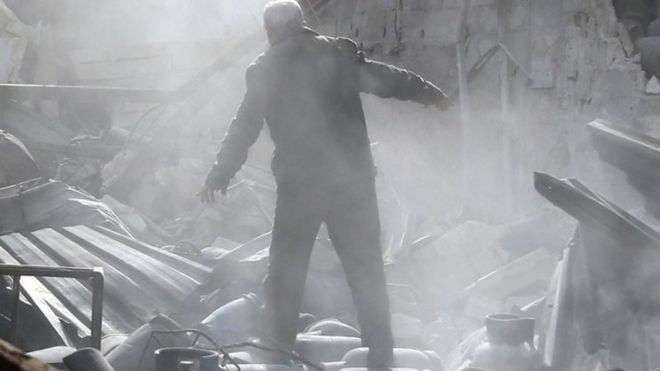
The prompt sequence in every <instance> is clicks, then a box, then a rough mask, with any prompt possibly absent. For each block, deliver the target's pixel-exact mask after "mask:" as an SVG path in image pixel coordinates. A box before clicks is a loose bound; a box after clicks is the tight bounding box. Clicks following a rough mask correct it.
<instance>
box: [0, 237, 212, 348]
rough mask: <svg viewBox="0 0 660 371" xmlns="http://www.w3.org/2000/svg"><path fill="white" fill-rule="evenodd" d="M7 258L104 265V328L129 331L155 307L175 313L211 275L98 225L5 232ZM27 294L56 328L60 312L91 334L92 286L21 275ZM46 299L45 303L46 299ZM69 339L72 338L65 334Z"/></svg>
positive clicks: (2, 246) (1, 253)
mask: <svg viewBox="0 0 660 371" xmlns="http://www.w3.org/2000/svg"><path fill="white" fill-rule="evenodd" d="M0 261H2V263H5V264H27V265H45V266H75V267H93V266H99V267H103V269H104V273H105V293H104V308H103V333H104V334H111V333H130V332H132V331H133V330H134V329H135V328H137V327H138V326H140V325H142V324H143V323H144V322H145V321H147V320H148V319H149V318H151V317H152V316H153V315H154V314H156V313H176V312H177V311H178V309H179V307H180V306H181V304H182V303H183V302H184V301H185V300H186V299H187V298H188V297H189V296H190V294H191V293H193V292H195V290H196V289H198V288H199V287H200V286H201V285H203V284H204V283H206V282H207V281H208V280H209V278H210V273H211V269H210V268H208V267H205V266H203V265H200V264H198V263H196V262H193V261H191V260H188V259H186V258H183V257H181V256H178V255H175V254H172V253H169V252H167V251H164V250H161V249H158V248H155V247H153V246H150V245H147V244H144V243H141V242H139V241H136V240H134V239H132V238H130V237H126V236H124V235H121V234H119V233H116V232H113V231H111V230H109V229H106V228H103V227H98V226H93V227H89V226H73V227H64V228H45V229H41V230H38V231H34V232H25V233H13V234H8V235H4V236H0ZM21 282H22V283H23V292H24V294H25V295H26V296H27V297H29V298H30V299H32V301H33V302H34V301H37V302H40V303H41V305H39V304H38V303H35V304H37V306H39V307H40V308H42V307H43V308H44V309H42V311H48V308H51V309H52V312H53V313H54V314H55V316H53V315H52V314H51V315H50V316H49V314H48V313H44V314H45V315H46V317H47V318H49V319H50V322H51V324H52V325H53V327H54V328H55V330H56V331H57V332H58V333H60V332H62V331H61V329H58V327H61V325H60V324H59V323H57V322H59V321H57V320H53V319H54V318H56V317H61V318H63V319H65V320H66V321H67V322H69V323H72V324H74V325H76V327H78V328H79V331H80V332H81V333H82V334H89V326H90V318H91V298H92V293H91V287H89V285H88V284H87V283H86V282H79V281H77V280H72V279H64V278H40V279H30V278H28V277H26V278H24V279H23V280H21ZM44 302H45V303H46V304H47V305H43V303H44ZM63 342H64V343H69V342H68V341H67V340H66V339H63Z"/></svg>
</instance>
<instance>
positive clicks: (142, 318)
mask: <svg viewBox="0 0 660 371" xmlns="http://www.w3.org/2000/svg"><path fill="white" fill-rule="evenodd" d="M151 2H153V1H152V0H150V2H146V3H145V4H141V5H135V8H133V9H134V10H135V14H138V13H139V9H142V7H146V9H147V10H144V9H142V11H143V12H145V14H148V13H147V12H154V13H153V15H154V16H156V15H160V16H163V17H171V20H172V22H174V24H175V25H178V26H179V27H184V28H185V27H189V28H191V30H189V31H190V32H189V33H187V34H186V35H185V36H186V37H183V36H181V35H173V34H171V29H170V28H167V27H166V28H164V29H157V31H158V32H156V31H154V33H153V34H146V33H145V34H144V35H140V37H135V40H133V39H132V38H133V37H134V36H135V35H138V34H139V31H138V30H139V29H140V26H141V24H140V23H139V22H137V21H135V20H133V18H132V17H135V19H137V20H139V16H136V15H135V14H132V16H131V17H128V19H129V20H127V21H126V23H122V24H121V25H122V26H124V27H125V29H123V30H120V29H118V26H116V25H115V26H114V28H111V29H114V30H115V31H116V32H117V34H116V35H114V38H111V42H108V43H107V44H103V43H99V45H97V44H96V43H95V40H94V39H93V38H90V37H89V35H78V36H76V37H72V36H70V35H71V32H69V31H71V30H79V29H82V28H85V29H89V30H97V31H98V30H101V29H103V28H104V27H112V26H113V25H112V24H108V23H106V21H105V20H104V21H99V24H93V23H94V22H93V21H92V20H94V19H97V18H99V17H98V16H97V12H105V11H107V12H108V14H109V19H110V21H107V22H110V23H111V21H112V20H114V21H117V20H118V19H120V18H121V17H122V15H121V12H119V14H116V13H114V12H115V11H116V9H115V8H113V7H119V8H120V9H123V8H122V7H127V8H130V7H131V5H130V4H129V3H130V2H128V1H127V0H122V1H120V2H118V3H117V4H115V5H108V4H106V5H99V6H100V7H101V8H100V9H94V6H92V5H89V4H85V2H84V1H82V0H67V1H66V2H64V3H62V4H59V5H47V4H41V2H39V1H36V0H34V1H33V0H29V1H28V0H25V1H23V2H21V1H12V0H5V1H0V50H2V51H3V53H2V56H0V263H1V264H0V282H1V284H0V338H1V339H2V340H0V369H2V370H4V369H7V370H36V369H39V370H44V369H48V370H50V369H61V370H73V371H76V370H92V371H95V370H99V371H110V370H115V371H138V370H140V371H142V370H146V371H151V370H154V371H162V370H169V369H173V370H174V369H176V370H179V369H189V370H193V369H199V370H217V369H222V370H236V371H239V370H261V371H263V370H271V371H272V370H276V371H286V370H294V369H295V370H310V369H314V370H336V371H339V370H349V369H350V370H360V369H366V368H365V367H366V352H367V350H366V348H363V347H362V344H361V341H360V330H359V327H358V326H357V319H356V314H355V310H354V308H353V305H352V302H351V298H350V294H349V289H348V287H347V284H346V282H345V280H344V278H343V273H342V267H341V264H340V262H339V260H338V259H337V257H336V256H335V254H334V252H333V249H332V244H331V242H330V239H329V237H328V234H327V231H325V230H323V229H322V230H321V232H320V233H319V236H318V238H317V240H316V242H315V248H314V253H313V256H312V261H311V264H310V269H309V270H310V271H309V274H308V279H307V282H306V289H305V296H304V300H303V313H301V315H300V320H299V334H298V339H297V342H296V348H295V352H288V351H285V353H286V354H287V356H288V357H289V358H290V359H291V362H290V364H288V365H269V364H265V363H266V362H267V361H266V360H267V359H268V355H269V354H270V353H273V352H275V353H277V352H279V353H281V352H282V350H281V349H277V348H271V347H269V346H266V345H265V344H262V343H260V342H257V341H255V339H257V338H259V336H260V328H261V327H260V316H261V307H262V301H261V295H262V292H261V290H262V287H261V286H262V281H263V279H264V276H265V274H266V271H267V265H268V247H269V245H270V241H271V233H270V230H271V227H272V223H273V217H274V215H273V213H274V211H273V210H274V206H275V191H276V186H275V182H274V180H273V178H272V175H271V174H270V171H269V170H267V166H268V165H267V164H268V161H269V160H270V152H271V151H272V145H271V144H270V143H268V141H267V140H266V139H264V138H263V137H264V136H263V135H262V138H260V139H259V140H258V142H257V143H256V145H255V147H254V148H253V149H252V153H251V159H250V161H249V163H248V164H246V165H245V166H244V167H243V168H242V169H241V171H240V172H239V174H238V175H237V177H236V179H234V181H233V182H232V183H231V185H230V187H229V189H228V193H227V196H226V197H224V198H223V199H222V200H220V201H218V202H216V203H214V204H211V205H208V206H207V205H201V204H199V200H198V199H197V198H196V197H195V192H196V191H197V188H198V187H199V185H200V184H201V183H202V181H203V179H204V176H205V174H206V171H207V170H208V168H209V167H210V165H211V164H210V163H209V159H212V158H213V153H214V151H215V150H216V149H217V145H218V143H219V140H220V138H222V134H223V133H224V131H225V130H226V124H227V123H229V121H230V119H231V116H232V115H233V112H234V109H235V106H236V105H237V104H238V102H239V99H240V96H241V94H240V93H237V91H236V90H241V91H242V89H244V84H245V83H244V81H243V72H244V67H245V66H246V65H247V64H248V63H249V62H250V61H251V60H252V59H253V58H254V57H255V56H256V55H257V54H259V52H260V51H262V50H263V49H264V47H265V40H264V38H263V35H262V34H261V33H260V27H261V25H260V22H258V21H255V19H258V17H259V16H260V11H261V9H262V7H263V5H264V4H265V1H256V2H254V3H252V2H250V5H245V4H243V3H241V4H238V2H235V1H233V2H232V1H228V2H226V4H225V3H223V4H222V5H215V6H216V7H218V8H214V7H210V6H209V7H208V9H207V8H205V7H204V5H198V4H197V3H195V5H193V4H192V3H191V4H188V5H186V6H187V8H186V12H188V13H185V12H183V13H182V14H179V12H178V11H179V10H180V9H178V8H176V7H174V6H173V5H167V6H165V5H163V7H162V8H158V7H157V6H156V7H150V5H149V4H151ZM120 3H121V4H124V3H125V4H124V5H119V4H120ZM147 3H149V4H147ZM173 3H174V2H173ZM300 3H301V4H302V5H303V8H304V10H305V12H306V13H307V14H306V15H307V18H308V20H309V23H310V26H312V27H313V28H316V29H319V30H321V31H323V32H326V33H329V34H331V35H337V36H346V37H350V38H353V39H355V40H356V41H357V42H358V44H359V45H360V48H361V49H362V50H363V51H364V52H365V53H366V54H367V55H368V56H369V57H371V58H374V59H378V60H385V61H388V62H392V63H395V64H398V65H402V66H405V67H410V68H412V69H414V70H416V71H419V72H420V73H421V74H423V75H424V76H428V78H429V79H430V80H432V81H433V82H435V83H437V84H438V85H439V86H443V87H447V89H446V90H447V91H448V92H450V93H452V96H453V97H455V98H456V101H457V104H458V105H459V107H460V108H461V110H462V113H463V114H462V115H460V117H457V116H458V115H453V114H449V113H447V114H440V116H438V114H437V113H431V112H428V111H426V110H422V112H421V113H420V112H418V111H415V112H413V111H411V109H410V108H406V107H405V106H403V105H399V103H397V102H389V101H388V102H387V103H386V104H383V103H382V102H381V103H378V102H376V101H374V100H371V99H370V98H369V97H364V99H365V103H366V104H365V106H366V108H367V115H368V116H369V117H370V121H372V122H374V123H377V122H380V123H381V124H379V125H373V126H375V127H374V128H373V130H372V134H373V137H374V143H373V152H374V155H375V157H376V159H377V162H378V164H379V174H378V177H377V178H376V182H377V188H378V194H379V197H380V199H379V206H380V212H381V215H382V216H381V218H382V221H381V222H382V223H381V224H382V227H383V233H382V244H383V250H384V251H383V253H384V257H385V261H386V273H387V283H388V290H389V295H390V302H391V308H392V327H393V331H394V338H395V346H396V349H395V364H394V366H393V367H394V368H395V369H417V370H434V371H436V370H437V371H440V370H447V371H461V370H490V371H500V370H507V371H511V370H521V371H523V370H525V371H531V370H537V369H543V370H557V371H566V370H570V371H572V370H575V371H579V370H585V371H600V370H610V369H611V370H614V369H626V370H640V371H642V370H644V371H645V370H652V369H658V368H660V357H659V356H658V354H660V353H659V352H658V351H657V350H658V348H659V347H660V336H659V334H660V331H656V330H660V321H659V319H658V313H660V312H659V311H658V309H659V308H660V298H658V297H657V295H654V294H653V293H654V292H655V291H657V289H656V288H655V286H657V285H656V283H657V282H658V279H659V278H660V277H659V276H658V274H659V271H658V268H657V266H658V263H659V261H658V259H660V256H658V253H657V252H658V251H659V250H657V248H658V247H659V245H660V193H659V192H658V191H657V190H658V189H660V188H658V187H659V186H660V176H658V175H657V171H656V170H657V169H658V168H659V167H660V139H658V138H660V126H659V125H658V123H659V122H660V109H659V108H658V107H660V105H659V104H658V103H660V101H659V100H658V99H660V96H658V93H659V92H660V87H659V84H658V78H660V75H658V73H660V72H658V71H659V69H658V66H659V65H660V64H659V63H658V59H659V58H656V57H657V56H658V55H660V47H659V45H660V44H659V43H658V40H660V33H658V30H660V26H659V25H660V22H659V21H658V19H656V16H657V8H654V7H655V6H656V4H655V3H656V2H651V1H640V2H635V1H630V2H623V1H616V0H615V1H614V2H612V1H610V0H563V1H547V0H522V1H514V0H473V1H469V0H463V1H456V0H443V1H423V0H404V1H389V0H388V1H377V2H376V1H372V0H334V1H323V0H315V1H314V0H302V1H300ZM626 3H628V4H627V5H626ZM641 3H643V5H640V4H641ZM237 4H238V5H237ZM207 5H208V4H207ZM640 6H643V7H645V8H644V9H647V8H646V7H648V9H655V10H653V11H649V12H648V14H647V13H643V14H642V15H643V17H641V18H640V17H639V14H640V13H639V11H638V10H639V9H640V8H638V7H640ZM156 8H158V10H156ZM220 8H222V9H220ZM209 9H215V11H217V14H215V13H214V14H215V16H216V17H217V18H218V19H219V20H220V22H218V23H220V24H222V25H223V26H222V27H223V28H222V34H218V33H217V32H218V29H217V27H216V26H213V23H212V22H210V21H209V22H208V23H207V18H205V17H204V16H207V17H208V14H206V13H207V11H208V12H211V10H209ZM636 9H637V10H636ZM124 10H125V9H124ZM77 13H79V14H82V15H86V16H85V17H78V18H76V17H74V15H75V14H77ZM184 13H185V14H184ZM228 14H233V15H236V17H233V16H229V15H228ZM92 15H94V16H92ZM182 15H186V16H190V17H193V16H194V17H196V18H195V19H199V20H200V21H199V23H198V24H192V23H194V22H192V23H191V22H189V21H185V20H183V21H182V20H181V19H179V18H178V17H179V16H182ZM463 15H464V16H465V17H464V18H463ZM69 17H71V18H72V19H73V18H75V20H71V22H68V21H67V19H68V18H69ZM184 21H185V22H184ZM131 22H134V23H131ZM176 22H179V23H176ZM461 24H463V25H464V27H461ZM172 29H174V27H172ZM462 29H463V31H461V30H462ZM90 34H91V32H90ZM5 51H7V52H5ZM458 81H463V82H464V83H465V84H467V85H466V86H467V90H468V91H467V92H466V91H465V89H466V88H465V86H464V87H462V88H459V85H461V84H459V83H458ZM461 89H463V91H461ZM467 93H469V94H467ZM598 117H600V118H604V119H596V118H598ZM437 121H442V122H443V124H442V125H438V123H437ZM587 122H589V124H588V125H584V123H587ZM610 122H615V123H618V125H614V124H611V123H610ZM402 123H405V126H406V127H404V128H402V127H401V126H402ZM422 128H425V129H422ZM387 132H391V133H390V134H387ZM392 133H394V134H392ZM420 148H421V149H420ZM381 164H382V166H381ZM438 169H441V170H440V171H439V170H438ZM550 174H560V176H558V177H555V176H554V175H550ZM566 174H570V175H571V176H568V177H566V176H565V175H566ZM564 177H565V178H566V179H561V178H564ZM578 179H579V180H578ZM532 180H533V182H532ZM532 184H533V186H532ZM591 184H593V185H594V186H593V189H592V188H589V187H588V186H587V185H591ZM596 190H598V191H596ZM429 200H433V202H429ZM28 267H32V268H34V269H37V270H39V272H41V273H39V274H37V273H34V271H29V270H21V269H23V268H28ZM43 268H47V269H43ZM99 268H101V269H102V273H103V274H102V275H100V274H99V272H101V270H100V269H99ZM30 272H32V273H30ZM95 274H96V276H95ZM99 275H100V276H102V279H101V284H100V285H99V283H98V281H94V277H98V276H99ZM99 297H100V298H101V302H102V306H101V307H102V310H101V311H100V312H99V310H98V307H96V306H95V303H96V304H99V302H98V300H99ZM5 341H8V342H5ZM10 343H11V344H13V345H11V344H10ZM15 347H19V348H20V349H22V350H18V349H17V348H15ZM24 351H25V352H27V353H26V354H25V353H23V352H24ZM192 360H195V361H194V362H193V361H192ZM195 362H196V363H195ZM45 364H48V366H46V365H45ZM172 364H174V365H175V366H176V367H181V368H176V367H175V368H168V367H170V366H171V365H172ZM5 365H6V366H5ZM193 366H194V367H197V368H191V367H193ZM183 367H188V368H183ZM205 367H206V368H205Z"/></svg>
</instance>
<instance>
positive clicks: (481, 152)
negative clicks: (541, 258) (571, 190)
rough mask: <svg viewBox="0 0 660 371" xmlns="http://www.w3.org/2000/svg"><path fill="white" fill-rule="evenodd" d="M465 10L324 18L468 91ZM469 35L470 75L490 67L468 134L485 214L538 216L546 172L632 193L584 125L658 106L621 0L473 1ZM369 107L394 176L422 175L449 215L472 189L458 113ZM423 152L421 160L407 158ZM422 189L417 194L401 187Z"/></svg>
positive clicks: (396, 8)
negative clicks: (620, 17)
mask: <svg viewBox="0 0 660 371" xmlns="http://www.w3.org/2000/svg"><path fill="white" fill-rule="evenodd" d="M464 3H465V2H463V1H417V0H402V1H380V2H370V1H360V0H336V1H334V2H331V5H330V6H328V7H327V8H326V10H325V12H324V13H323V17H322V18H323V20H324V23H325V24H324V27H323V30H324V31H326V32H328V33H330V34H334V35H342V36H347V37H351V38H355V39H356V40H357V41H358V42H359V43H360V44H361V46H362V47H363V48H364V49H365V50H366V51H367V53H369V55H370V56H371V57H373V58H374V59H382V60H386V61H388V62H392V63H395V64H399V65H402V66H405V67H408V68H411V69H413V70H415V71H418V72H420V73H421V74H422V75H423V76H425V77H427V78H429V79H430V80H432V81H433V82H436V83H437V84H438V85H439V86H441V87H442V88H443V89H445V90H447V91H448V92H449V93H453V95H454V96H456V95H457V94H456V93H457V90H458V88H457V82H456V81H457V69H456V49H455V47H454V45H455V43H456V41H457V37H458V35H457V29H458V22H459V19H460V12H461V5H462V4H464ZM467 29H468V40H467V42H466V47H465V50H466V63H465V65H466V69H472V68H474V67H475V66H478V67H480V68H478V69H477V70H476V71H475V72H474V74H473V75H472V76H471V77H472V78H471V81H470V83H469V94H470V106H471V108H472V112H473V122H472V123H470V124H469V126H470V131H471V132H472V133H473V135H472V136H471V137H470V138H464V140H465V142H464V145H466V146H469V148H470V150H469V152H470V154H469V159H468V163H467V166H468V170H467V171H468V173H470V174H473V175H472V176H470V177H469V178H468V182H469V185H468V187H469V189H470V192H469V193H470V194H471V195H472V196H475V195H477V196H476V199H474V200H475V202H474V204H475V205H472V206H473V207H474V208H475V209H476V210H475V211H476V215H482V216H485V217H488V218H495V219H502V218H504V219H507V218H509V217H511V216H512V215H520V214H525V213H529V212H530V211H532V210H534V209H536V208H537V207H538V204H539V203H540V200H539V198H538V197H537V196H536V195H535V194H534V192H533V190H532V187H530V174H531V172H532V171H534V170H547V171H551V172H553V173H556V174H563V175H578V174H579V175H580V176H581V178H586V179H587V180H589V181H590V183H591V184H597V185H598V186H599V187H604V188H606V189H609V190H611V191H610V192H608V193H609V194H617V193H620V192H617V187H620V185H622V184H623V182H622V180H621V179H620V178H619V177H617V176H613V175H612V172H610V171H609V169H607V168H605V169H601V168H599V167H594V161H593V160H594V159H595V155H594V152H593V150H592V146H591V144H590V143H589V140H588V137H587V135H586V132H585V130H584V128H583V125H582V123H584V122H586V121H589V120H591V119H593V117H608V118H609V119H610V120H613V121H615V122H619V121H620V122H635V121H640V118H642V117H643V116H644V115H645V114H648V112H649V111H651V112H652V111H654V110H657V108H653V105H654V102H657V99H656V98H653V97H647V96H644V95H643V94H642V93H643V91H644V84H645V80H644V75H643V73H642V72H641V70H640V67H639V64H638V56H632V55H631V54H632V44H631V43H630V41H629V38H628V37H627V34H626V31H625V29H624V28H623V27H622V26H621V25H620V24H619V22H618V21H617V19H616V16H615V13H614V9H613V7H612V4H611V1H608V0H585V1H577V0H566V1H552V2H549V1H542V0H515V1H514V0H479V1H472V2H471V8H470V11H469V12H468V18H467ZM498 43H501V44H502V45H504V46H505V47H506V49H507V50H508V52H509V56H510V58H506V57H505V53H503V52H501V51H500V52H498V53H497V54H495V55H494V56H493V57H492V58H491V59H490V60H488V61H487V62H485V63H484V64H483V66H481V65H479V62H480V61H481V58H483V57H484V56H485V55H487V54H488V53H489V50H491V48H493V46H495V45H497V44H498ZM366 101H367V106H368V109H367V111H368V116H369V118H370V122H371V127H370V129H371V133H372V136H373V137H374V139H375V140H378V141H381V142H383V145H382V147H385V146H387V149H383V151H378V150H376V153H377V156H381V157H382V161H381V163H380V165H381V166H382V167H383V168H384V170H385V172H386V173H388V172H389V173H392V172H394V173H398V172H399V171H400V169H412V170H411V171H409V172H406V174H405V175H406V176H405V178H407V179H415V180H419V179H422V180H425V181H424V182H423V183H424V187H422V188H425V189H426V192H424V196H428V195H429V193H430V194H431V195H434V196H435V198H434V199H436V200H437V202H438V204H442V205H443V207H438V208H437V209H436V211H440V212H441V209H444V210H447V208H448V207H447V205H451V203H452V201H451V200H455V199H456V197H455V196H456V193H457V190H458V189H460V187H461V181H460V178H461V171H460V158H461V150H460V142H461V140H457V139H458V138H460V136H461V131H460V128H459V127H457V126H459V124H458V121H459V119H458V117H456V116H457V112H453V113H451V112H450V113H449V114H446V115H444V114H439V113H437V112H428V111H425V110H421V109H419V107H416V106H413V107H411V106H410V105H406V104H401V103H398V102H393V101H386V102H383V101H380V100H375V99H369V98H367V99H366ZM465 126H466V124H463V127H465ZM381 128H383V129H382V130H381ZM411 128H412V130H411ZM411 132H412V133H413V134H411ZM420 148H422V149H420ZM430 148H432V149H430ZM426 149H429V150H426ZM411 152H412V153H415V155H414V156H413V158H412V159H411V158H410V156H401V154H402V153H411ZM402 158H404V159H406V160H407V161H406V162H405V164H402V163H401V162H402V161H404V160H402ZM410 164H412V166H401V165H410ZM421 164H423V165H421ZM424 170H425V171H424ZM429 174H436V176H432V175H429ZM440 174H441V175H440ZM447 184H451V186H447ZM410 188H415V187H410V186H405V184H403V185H402V186H401V187H400V189H403V190H405V189H410ZM415 192H416V195H410V194H408V195H407V196H409V197H410V199H412V200H414V199H415V197H419V194H420V193H419V187H417V188H415ZM443 193H444V194H443ZM438 194H440V195H439V196H440V197H438ZM472 196H471V197H472ZM419 198H420V199H428V197H419ZM493 199H499V200H501V201H502V202H500V203H497V204H494V203H493V201H492V200H493ZM621 201H623V202H624V203H625V204H629V205H634V204H636V200H634V199H632V200H631V199H623V200H621Z"/></svg>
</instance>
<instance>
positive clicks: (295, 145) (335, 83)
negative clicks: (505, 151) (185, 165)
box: [207, 30, 446, 189]
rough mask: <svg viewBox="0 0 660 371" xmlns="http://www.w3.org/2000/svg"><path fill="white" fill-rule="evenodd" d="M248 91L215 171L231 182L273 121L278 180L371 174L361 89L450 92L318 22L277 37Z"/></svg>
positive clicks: (213, 179)
mask: <svg viewBox="0 0 660 371" xmlns="http://www.w3.org/2000/svg"><path fill="white" fill-rule="evenodd" d="M246 80H247V92H246V94H245V97H244V99H243V102H242V103H241V105H240V107H239V109H238V113H237V115H236V117H235V118H234V120H233V122H232V123H231V125H230V127H229V130H228V131H227V134H226V136H225V139H224V140H223V143H222V147H221V149H220V151H219V153H218V155H217V163H216V165H215V166H214V169H213V170H212V171H211V173H210V174H209V178H208V179H207V185H208V186H209V187H211V188H212V189H221V188H225V187H226V185H227V183H228V182H229V179H231V178H232V177H233V176H234V174H235V173H236V172H237V171H238V170H239V169H240V167H241V166H242V165H243V163H244V162H245V161H246V159H247V154H248V149H249V147H250V146H251V145H252V144H253V143H254V142H255V141H256V140H257V138H258V136H259V132H260V131H261V128H262V126H263V123H264V119H265V122H266V123H267V125H268V127H269V129H270V134H271V137H272V139H273V142H274V144H275V152H274V154H273V161H272V170H273V173H274V175H275V177H276V179H277V181H278V183H281V182H282V181H287V182H289V181H292V182H296V181H303V182H307V181H311V180H315V182H316V181H319V182H321V184H323V183H326V184H327V182H334V181H342V180H350V179H353V177H354V176H364V175H369V176H371V175H372V174H373V173H374V164H373V159H372V156H371V151H370V147H369V137H368V135H367V127H366V124H365V119H364V112H363V110H362V103H361V100H360V93H361V92H364V93H371V94H375V95H377V96H379V97H383V98H397V99H401V100H413V101H416V102H419V103H422V104H437V103H439V102H440V101H441V100H442V99H443V98H446V96H445V94H444V93H443V92H442V91H441V90H440V89H439V88H437V87H436V86H434V85H433V84H431V83H430V82H428V81H425V80H424V79H422V78H421V77H420V76H418V75H416V74H414V73H412V72H409V71H406V70H404V69H400V68H396V67H394V66H391V65H387V64H383V63H379V62H375V61H372V60H369V59H367V58H365V56H364V55H363V54H362V53H361V52H360V51H358V48H357V45H356V44H355V43H354V42H353V41H351V40H349V39H345V38H335V37H328V36H322V35H318V34H316V33H314V32H312V31H310V30H305V31H303V32H301V33H300V34H298V35H296V36H293V37H290V38H287V39H285V40H284V41H282V42H280V43H277V44H275V45H273V46H272V47H271V48H270V49H269V50H268V51H266V52H265V53H263V54H262V55H261V56H259V57H258V58H257V59H256V61H255V62H254V63H252V64H251V65H250V66H249V67H248V70H247V73H246Z"/></svg>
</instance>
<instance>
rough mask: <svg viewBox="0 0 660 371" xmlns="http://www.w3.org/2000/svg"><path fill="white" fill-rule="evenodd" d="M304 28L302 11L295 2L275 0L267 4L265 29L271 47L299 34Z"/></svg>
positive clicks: (291, 0) (293, 0) (292, 0)
mask: <svg viewBox="0 0 660 371" xmlns="http://www.w3.org/2000/svg"><path fill="white" fill-rule="evenodd" d="M304 26H305V20H304V18H303V12H302V9H301V8H300V5H298V3H297V2H296V1H295V0H274V1H271V2H269V3H268V4H266V7H265V8H264V27H265V28H266V34H267V35H268V42H270V44H271V45H274V44H276V43H278V42H280V41H282V40H283V39H285V38H287V37H288V36H291V35H294V34H297V33H299V32H300V31H302V30H303V28H304Z"/></svg>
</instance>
